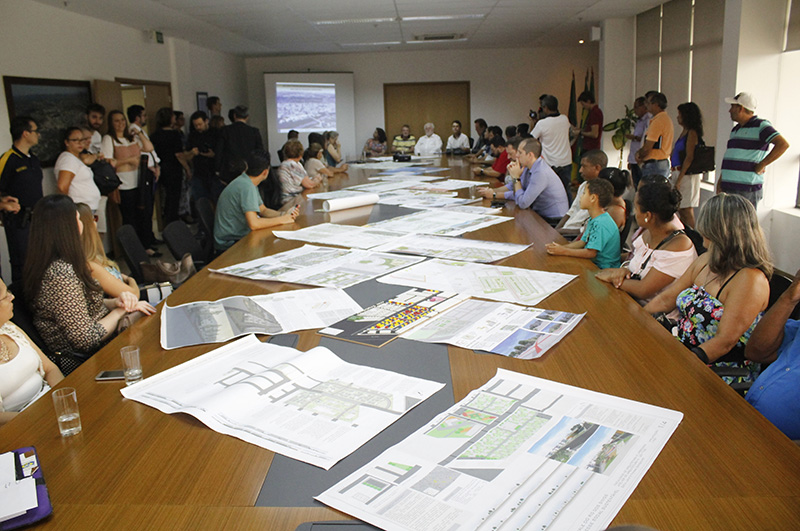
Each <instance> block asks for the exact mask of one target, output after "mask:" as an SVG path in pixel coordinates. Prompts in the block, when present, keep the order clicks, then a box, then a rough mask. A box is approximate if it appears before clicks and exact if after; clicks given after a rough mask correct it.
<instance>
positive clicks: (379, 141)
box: [364, 127, 387, 157]
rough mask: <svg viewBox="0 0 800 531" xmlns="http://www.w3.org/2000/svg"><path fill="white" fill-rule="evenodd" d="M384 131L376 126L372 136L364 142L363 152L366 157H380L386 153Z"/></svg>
mask: <svg viewBox="0 0 800 531" xmlns="http://www.w3.org/2000/svg"><path fill="white" fill-rule="evenodd" d="M386 150H387V148H386V131H384V130H383V129H381V128H380V127H376V128H375V131H373V132H372V138H370V139H369V140H367V143H366V144H364V154H365V155H366V156H368V157H382V156H383V155H385V154H386Z"/></svg>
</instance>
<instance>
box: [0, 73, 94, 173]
mask: <svg viewBox="0 0 800 531" xmlns="http://www.w3.org/2000/svg"><path fill="white" fill-rule="evenodd" d="M3 85H4V87H5V89H6V105H8V118H9V120H13V119H14V118H15V117H17V116H30V117H32V118H33V119H34V120H36V123H37V124H38V125H39V130H40V131H41V134H40V135H39V144H38V145H37V146H36V147H35V148H33V152H34V153H35V154H36V156H37V157H39V160H40V161H41V162H42V166H53V165H54V164H55V162H56V159H57V158H58V155H59V153H61V150H62V147H63V143H62V138H61V137H62V136H63V132H64V130H65V129H66V128H67V127H71V126H74V125H82V124H83V123H84V122H85V121H86V108H87V107H88V106H89V104H90V103H91V102H92V89H91V84H90V83H89V82H88V81H74V80H69V79H41V78H33V77H13V76H3Z"/></svg>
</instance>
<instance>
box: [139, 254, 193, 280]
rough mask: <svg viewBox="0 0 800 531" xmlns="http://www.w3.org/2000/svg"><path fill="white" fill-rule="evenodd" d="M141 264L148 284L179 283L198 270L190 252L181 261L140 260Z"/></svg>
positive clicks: (143, 275)
mask: <svg viewBox="0 0 800 531" xmlns="http://www.w3.org/2000/svg"><path fill="white" fill-rule="evenodd" d="M139 266H140V267H141V268H142V277H144V281H145V283H147V284H150V283H153V282H156V283H161V282H170V283H172V284H173V285H178V284H182V283H183V282H184V281H186V279H188V278H189V277H190V276H192V275H194V274H195V273H196V272H197V269H195V267H194V261H193V260H192V255H191V254H190V253H186V254H184V255H183V258H181V260H180V261H179V262H173V261H169V260H156V263H155V264H152V263H150V262H140V263H139Z"/></svg>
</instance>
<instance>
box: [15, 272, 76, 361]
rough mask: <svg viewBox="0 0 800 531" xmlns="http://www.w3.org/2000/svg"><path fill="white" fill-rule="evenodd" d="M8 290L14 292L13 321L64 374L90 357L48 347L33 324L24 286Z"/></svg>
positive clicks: (17, 285)
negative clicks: (54, 350)
mask: <svg viewBox="0 0 800 531" xmlns="http://www.w3.org/2000/svg"><path fill="white" fill-rule="evenodd" d="M8 291H10V292H11V293H13V294H14V302H13V305H14V317H12V318H11V322H13V323H14V324H15V325H17V326H18V327H19V328H20V329H22V331H23V332H25V333H26V334H27V335H28V337H29V338H30V339H31V341H33V342H34V343H35V344H36V346H37V347H39V348H40V349H41V351H42V352H44V355H45V356H47V357H48V358H49V359H50V361H52V362H53V363H55V364H56V367H58V368H59V369H60V370H61V373H62V374H63V375H64V376H66V375H68V374H69V373H71V372H72V371H74V370H75V369H77V368H78V367H79V366H80V364H81V363H83V362H84V361H86V360H87V359H89V356H87V355H86V354H81V353H80V352H73V351H70V350H62V351H60V352H52V351H51V350H50V349H49V348H47V344H45V342H44V340H43V339H42V336H40V335H39V331H38V330H37V329H36V326H34V324H33V315H32V314H31V313H30V311H29V310H28V303H27V301H26V300H25V296H24V293H23V290H22V286H21V285H20V284H12V285H10V286H8Z"/></svg>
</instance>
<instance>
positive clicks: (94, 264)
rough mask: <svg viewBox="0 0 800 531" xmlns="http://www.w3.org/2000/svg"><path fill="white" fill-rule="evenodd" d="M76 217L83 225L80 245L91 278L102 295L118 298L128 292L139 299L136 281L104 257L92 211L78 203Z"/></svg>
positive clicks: (104, 252) (83, 204) (104, 253)
mask: <svg viewBox="0 0 800 531" xmlns="http://www.w3.org/2000/svg"><path fill="white" fill-rule="evenodd" d="M77 206H78V215H79V216H80V220H81V223H82V224H83V232H81V243H82V244H83V252H84V253H85V254H86V259H87V260H88V261H89V269H91V271H92V278H94V279H95V280H96V281H97V282H99V283H100V287H101V288H103V293H105V294H106V295H108V296H110V297H119V296H120V295H121V294H122V292H123V291H128V292H130V293H133V294H134V295H136V298H137V299H138V298H139V285H138V284H137V283H136V279H134V278H133V277H129V276H128V275H125V274H123V273H122V272H121V271H120V270H119V266H117V263H116V262H114V261H113V260H111V259H109V258H108V256H106V251H105V249H104V248H103V242H102V240H101V239H100V233H98V232H97V222H96V221H95V216H94V215H93V214H92V210H91V209H90V208H89V207H88V206H87V205H86V204H85V203H78V205H77Z"/></svg>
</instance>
